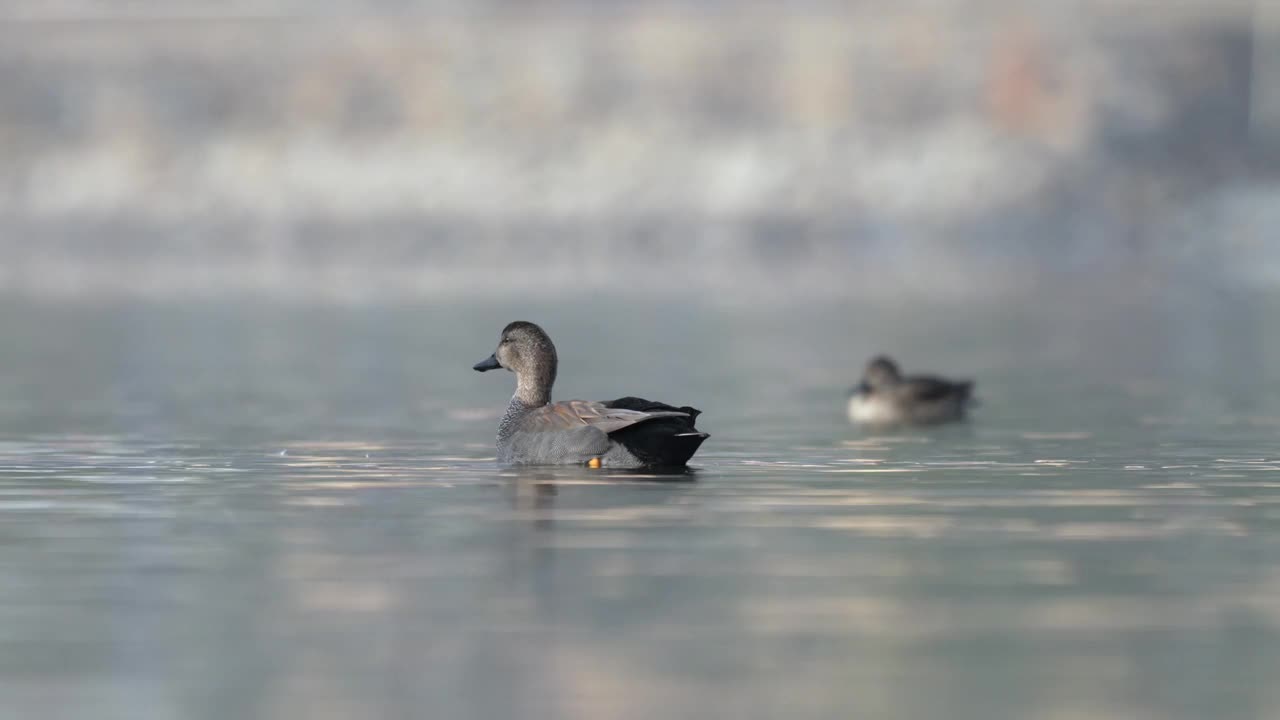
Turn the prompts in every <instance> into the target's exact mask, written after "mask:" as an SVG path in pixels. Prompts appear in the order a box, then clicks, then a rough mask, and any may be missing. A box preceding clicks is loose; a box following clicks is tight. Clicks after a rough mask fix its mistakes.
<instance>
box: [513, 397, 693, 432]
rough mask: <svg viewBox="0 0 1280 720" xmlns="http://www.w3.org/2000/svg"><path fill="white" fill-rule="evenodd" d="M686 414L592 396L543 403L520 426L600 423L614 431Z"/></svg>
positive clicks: (544, 427) (544, 429) (532, 428)
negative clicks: (610, 404) (626, 407)
mask: <svg viewBox="0 0 1280 720" xmlns="http://www.w3.org/2000/svg"><path fill="white" fill-rule="evenodd" d="M684 414H685V413H672V412H659V413H646V412H639V411H636V410H622V409H617V408H609V407H606V406H605V405H604V404H603V403H598V402H591V401H589V400H566V401H564V402H558V403H551V404H550V405H543V406H542V407H540V408H538V409H537V410H534V411H533V412H531V413H529V414H528V415H526V416H525V417H524V418H523V419H522V420H521V421H520V428H521V429H522V430H524V431H526V432H551V431H555V430H568V429H572V428H577V427H582V426H584V425H590V426H593V427H598V428H600V429H601V430H603V431H605V432H606V433H611V432H615V431H617V430H621V429H622V428H625V427H630V426H631V425H635V424H636V423H639V422H644V421H645V420H649V419H650V418H655V417H664V416H669V415H684Z"/></svg>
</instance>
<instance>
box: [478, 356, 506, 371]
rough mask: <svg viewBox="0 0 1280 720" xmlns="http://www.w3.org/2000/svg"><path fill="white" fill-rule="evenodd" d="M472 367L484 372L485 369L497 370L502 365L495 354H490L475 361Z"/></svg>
mask: <svg viewBox="0 0 1280 720" xmlns="http://www.w3.org/2000/svg"><path fill="white" fill-rule="evenodd" d="M474 367H475V369H476V370H478V371H479V372H484V371H485V370H497V369H498V368H500V367H502V365H501V364H499V363H498V356H497V355H490V356H489V357H487V358H485V359H484V360H481V361H480V362H478V363H476V364H475V366H474Z"/></svg>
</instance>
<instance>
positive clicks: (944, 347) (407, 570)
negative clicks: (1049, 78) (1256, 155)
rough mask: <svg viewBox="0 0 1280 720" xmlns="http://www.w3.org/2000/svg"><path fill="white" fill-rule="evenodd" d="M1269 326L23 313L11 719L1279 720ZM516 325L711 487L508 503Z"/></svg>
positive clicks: (483, 307) (16, 306)
mask: <svg viewBox="0 0 1280 720" xmlns="http://www.w3.org/2000/svg"><path fill="white" fill-rule="evenodd" d="M1275 305H1276V304H1275V302H1274V301H1273V300H1271V299H1267V298H1237V299H1230V298H1225V299H1224V298H1217V299H1214V300H1213V301H1212V302H1209V303H1203V304H1202V303H1187V304H1185V305H1182V306H1170V307H1161V306H1154V307H1153V308H1140V307H1137V308H1135V307H1121V308H1108V307H1105V306H1103V305H1099V306H1098V307H1078V306H1075V305H1073V304H1071V303H1063V304H1044V305H1038V306H1035V307H1026V306H1023V305H1021V304H1019V303H1000V304H992V305H991V306H989V307H983V308H978V309H974V308H965V307H960V306H953V307H938V306H933V307H906V308H904V307H888V306H886V307H878V306H872V307H867V306H856V305H851V304H846V303H834V302H833V303H831V304H830V305H829V306H824V307H820V308H814V307H809V306H805V307H799V308H772V309H769V310H767V311H761V310H759V309H750V310H749V309H744V308H735V307H725V306H716V305H710V304H706V303H697V302H690V303H688V304H677V303H671V304H670V305H669V306H666V307H657V308H655V307H653V305H652V303H650V302H647V301H641V299H637V300H636V301H634V302H627V301H620V302H617V303H616V306H610V305H605V306H602V305H600V304H599V303H596V302H586V301H581V300H579V301H574V302H570V301H546V302H533V303H529V302H509V303H507V302H502V301H499V300H491V301H487V302H481V303H475V302H461V301H454V302H440V303H437V304H432V303H423V304H421V305H417V306H414V307H393V308H388V307H368V308H356V309H351V308H314V307H301V306H288V305H282V304H270V303H268V304H256V303H252V302H248V301H246V302H243V303H239V304H234V305H226V304H212V303H202V302H194V301H193V302H189V303H176V304H175V303H167V304H162V303H143V302H136V303H134V302H131V303H123V302H121V303H102V304H89V303H70V304H51V303H41V304H33V303H28V302H23V301H17V300H13V301H9V302H7V303H6V304H5V305H4V307H3V309H2V310H0V332H2V333H3V337H4V341H3V345H2V346H0V572H2V576H3V578H4V582H3V583H0V716H3V717H4V718H38V717H51V718H94V719H105V718H128V719H130V720H142V719H148V718H210V719H214V718H217V719H223V718H250V717H261V718H303V717H305V718H351V717H405V718H408V717H415V718H417V717H430V718H513V717H522V718H547V719H551V718H557V719H558V718H637V719H640V718H645V719H647V718H703V717H724V718H775V717H788V718H832V717H859V718H949V719H950V720H957V719H968V718H973V719H974V720H991V719H996V718H1034V719H1040V718H1043V719H1045V720H1065V719H1067V718H1103V717H1107V718H1138V719H1145V718H1153V719H1154V718H1187V719H1192V718H1216V719H1224V718H1267V717H1277V716H1280V684H1278V683H1277V682H1276V679H1277V678H1280V599H1278V598H1280V443H1277V438H1278V437H1280V364H1277V363H1275V362H1274V359H1275V358H1277V357H1280V334H1278V333H1277V332H1276V331H1274V330H1272V329H1270V328H1267V327H1266V325H1265V318H1266V317H1268V316H1270V317H1275V315H1274V313H1272V312H1269V310H1272V309H1274V308H1275ZM514 319H529V320H535V321H538V322H540V323H542V324H543V325H544V326H545V327H546V328H547V329H548V330H549V331H550V332H551V334H552V336H553V338H554V339H555V340H556V341H557V345H558V347H559V351H560V357H561V363H562V366H561V368H560V382H559V384H558V385H557V392H556V396H557V397H558V398H560V399H568V398H571V397H584V398H609V397H616V396H619V395H625V394H637V395H643V396H648V397H653V398H656V399H660V400H666V401H670V402H676V403H677V404H691V405H694V406H696V407H700V408H702V409H703V410H704V412H705V414H704V416H703V417H702V418H701V419H700V421H699V425H700V426H701V427H703V428H704V429H706V430H707V431H708V432H710V433H711V434H712V437H711V439H710V440H708V441H707V442H706V444H705V445H704V446H703V449H702V451H700V452H699V454H698V455H697V456H696V457H695V460H694V463H693V464H694V466H695V467H694V468H693V469H692V470H691V471H690V472H689V473H688V474H686V475H681V476H663V477H648V476H643V475H641V476H637V475H617V474H610V473H608V472H601V471H589V470H586V469H578V468H572V469H538V470H512V469H501V468H498V467H497V466H496V465H495V464H494V460H493V447H492V446H493V436H494V432H495V429H496V422H497V418H498V416H499V415H500V413H501V411H502V409H503V406H504V405H505V402H506V400H507V398H508V397H509V395H510V392H511V390H512V386H513V379H512V378H511V376H509V375H507V374H505V373H486V374H483V375H481V374H479V373H474V372H472V371H471V370H470V366H471V364H472V363H474V362H476V361H478V360H480V359H482V358H484V357H486V356H487V355H488V354H489V353H490V352H491V351H492V350H493V347H494V344H495V343H496V340H497V337H498V333H499V331H500V330H501V328H502V325H503V324H505V323H506V322H507V321H509V320H514ZM882 350H884V351H892V352H894V353H895V354H897V355H899V356H900V359H901V360H902V363H903V365H904V366H906V368H907V369H908V370H909V371H910V370H913V369H915V370H928V371H950V372H953V373H955V374H960V375H968V376H972V377H975V378H976V379H977V381H978V393H979V395H980V397H981V398H982V400H983V402H984V406H983V407H982V408H980V409H979V410H978V412H977V413H976V416H975V420H974V422H972V423H970V424H968V425H966V426H958V427H949V428H942V429H938V430H933V431H920V432H914V431H913V432H901V433H891V434H878V433H868V432H862V431H859V430H856V429H854V428H851V427H849V426H848V424H847V423H846V422H845V421H844V419H843V416H842V409H843V401H844V391H845V389H846V388H847V387H848V386H849V385H850V384H852V383H853V382H854V381H855V379H856V376H857V374H858V372H859V369H860V367H861V365H862V363H863V362H864V361H865V359H866V357H867V356H868V355H870V354H872V353H874V352H879V351H882Z"/></svg>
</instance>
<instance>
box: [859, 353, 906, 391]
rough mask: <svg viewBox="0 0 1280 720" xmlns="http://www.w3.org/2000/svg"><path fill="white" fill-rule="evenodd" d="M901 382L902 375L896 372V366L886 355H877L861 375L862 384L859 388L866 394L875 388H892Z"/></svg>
mask: <svg viewBox="0 0 1280 720" xmlns="http://www.w3.org/2000/svg"><path fill="white" fill-rule="evenodd" d="M901 380H902V373H900V372H899V371H898V364H897V363H895V362H894V361H893V360H892V359H891V358H889V356H888V355H877V356H876V357H873V358H871V362H869V363H867V369H866V370H865V371H864V372H863V373H862V384H861V385H859V387H860V388H862V389H863V391H864V392H866V391H870V390H875V389H877V388H884V387H892V386H894V385H897V384H898V383H899V382H900V381H901Z"/></svg>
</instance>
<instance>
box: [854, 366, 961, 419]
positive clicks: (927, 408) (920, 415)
mask: <svg viewBox="0 0 1280 720" xmlns="http://www.w3.org/2000/svg"><path fill="white" fill-rule="evenodd" d="M972 393H973V381H972V380H948V379H945V378H940V377H935V376H932V375H913V376H909V377H904V376H903V375H902V373H901V371H899V370H898V364H897V363H895V362H894V361H893V360H892V359H891V358H889V357H887V356H885V355H879V356H877V357H874V358H872V359H871V362H869V363H867V369H866V371H865V372H864V373H863V375H862V382H860V383H858V385H857V386H855V387H854V388H853V389H851V390H850V391H849V405H848V413H849V420H851V421H853V422H854V423H857V424H859V425H934V424H938V423H945V422H955V421H959V420H964V418H965V413H966V411H967V410H968V409H969V407H971V406H972V405H974V404H975V401H974V399H973V397H972Z"/></svg>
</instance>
